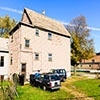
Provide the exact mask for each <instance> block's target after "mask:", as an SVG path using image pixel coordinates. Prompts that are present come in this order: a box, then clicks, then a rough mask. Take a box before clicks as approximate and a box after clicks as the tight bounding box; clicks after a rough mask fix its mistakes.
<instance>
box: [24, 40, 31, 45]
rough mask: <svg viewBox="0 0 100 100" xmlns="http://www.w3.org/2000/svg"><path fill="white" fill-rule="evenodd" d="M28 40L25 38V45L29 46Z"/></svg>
mask: <svg viewBox="0 0 100 100" xmlns="http://www.w3.org/2000/svg"><path fill="white" fill-rule="evenodd" d="M29 43H30V40H27V39H26V40H25V47H29Z"/></svg>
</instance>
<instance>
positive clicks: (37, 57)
mask: <svg viewBox="0 0 100 100" xmlns="http://www.w3.org/2000/svg"><path fill="white" fill-rule="evenodd" d="M35 60H39V53H37V52H35Z"/></svg>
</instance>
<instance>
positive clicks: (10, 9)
mask: <svg viewBox="0 0 100 100" xmlns="http://www.w3.org/2000/svg"><path fill="white" fill-rule="evenodd" d="M0 9H2V10H6V11H10V12H15V13H18V14H22V13H23V11H22V10H17V9H13V8H8V7H0Z"/></svg>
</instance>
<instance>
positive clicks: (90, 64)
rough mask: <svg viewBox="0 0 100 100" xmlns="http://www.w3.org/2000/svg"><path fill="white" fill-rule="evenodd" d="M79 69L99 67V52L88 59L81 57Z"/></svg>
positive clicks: (95, 68)
mask: <svg viewBox="0 0 100 100" xmlns="http://www.w3.org/2000/svg"><path fill="white" fill-rule="evenodd" d="M78 68H79V69H94V70H97V69H100V54H99V53H97V54H96V56H94V57H92V58H91V59H89V60H86V59H83V60H82V62H81V63H79V65H78Z"/></svg>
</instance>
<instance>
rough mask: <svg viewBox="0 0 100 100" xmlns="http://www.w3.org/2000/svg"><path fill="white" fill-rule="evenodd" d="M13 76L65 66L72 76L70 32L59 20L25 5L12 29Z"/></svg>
mask: <svg viewBox="0 0 100 100" xmlns="http://www.w3.org/2000/svg"><path fill="white" fill-rule="evenodd" d="M9 35H10V44H9V51H10V53H9V57H10V59H9V60H10V61H9V62H10V63H9V69H10V70H9V75H12V74H13V73H18V74H21V73H24V74H25V76H26V79H29V75H30V74H34V73H36V72H40V73H43V72H49V71H50V69H55V68H64V69H66V71H67V77H70V34H69V33H68V31H67V30H66V28H65V27H64V26H63V25H62V24H61V23H60V22H58V21H55V20H53V19H51V18H49V17H47V16H45V15H44V14H39V13H37V12H34V11H32V10H30V9H27V8H25V9H24V12H23V15H22V20H21V21H20V22H19V23H18V24H17V25H16V26H15V27H14V28H13V29H12V30H11V31H10V33H9Z"/></svg>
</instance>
